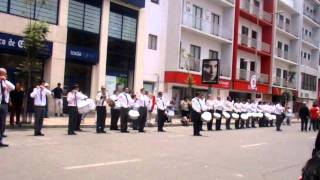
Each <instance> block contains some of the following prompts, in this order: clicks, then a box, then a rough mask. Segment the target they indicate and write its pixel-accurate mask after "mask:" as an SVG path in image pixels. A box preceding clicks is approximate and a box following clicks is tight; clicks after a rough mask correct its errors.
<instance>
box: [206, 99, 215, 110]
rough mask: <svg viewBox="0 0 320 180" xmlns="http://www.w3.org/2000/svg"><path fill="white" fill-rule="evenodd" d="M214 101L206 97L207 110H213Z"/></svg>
mask: <svg viewBox="0 0 320 180" xmlns="http://www.w3.org/2000/svg"><path fill="white" fill-rule="evenodd" d="M214 103H215V101H214V100H213V99H207V101H206V106H207V110H214Z"/></svg>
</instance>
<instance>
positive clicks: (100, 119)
mask: <svg viewBox="0 0 320 180" xmlns="http://www.w3.org/2000/svg"><path fill="white" fill-rule="evenodd" d="M106 118H107V108H106V107H105V106H97V127H96V131H97V132H101V131H104V128H105V127H106Z"/></svg>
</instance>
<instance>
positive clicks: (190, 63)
mask: <svg viewBox="0 0 320 180" xmlns="http://www.w3.org/2000/svg"><path fill="white" fill-rule="evenodd" d="M200 62H201V60H200V59H195V58H189V59H188V58H184V57H181V58H180V62H179V68H180V69H182V70H186V71H188V70H190V71H194V72H200Z"/></svg>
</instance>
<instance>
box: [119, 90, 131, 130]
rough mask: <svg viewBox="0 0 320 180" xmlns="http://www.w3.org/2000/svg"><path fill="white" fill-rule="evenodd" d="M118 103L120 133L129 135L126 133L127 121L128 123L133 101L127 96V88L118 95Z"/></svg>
mask: <svg viewBox="0 0 320 180" xmlns="http://www.w3.org/2000/svg"><path fill="white" fill-rule="evenodd" d="M118 100H119V102H120V107H121V111H120V123H121V132H122V133H129V131H128V121H129V114H128V113H129V108H130V107H131V105H132V104H133V99H132V98H131V96H130V94H129V88H127V87H126V88H125V89H124V91H123V92H122V93H120V94H119V99H118Z"/></svg>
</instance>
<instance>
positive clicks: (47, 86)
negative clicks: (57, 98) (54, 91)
mask: <svg viewBox="0 0 320 180" xmlns="http://www.w3.org/2000/svg"><path fill="white" fill-rule="evenodd" d="M49 86H50V85H49V83H47V82H46V83H45V84H44V87H45V88H46V89H49ZM50 92H51V91H50ZM48 106H49V98H48V96H46V105H45V107H44V108H45V109H44V117H45V118H48V117H49V109H48Z"/></svg>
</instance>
